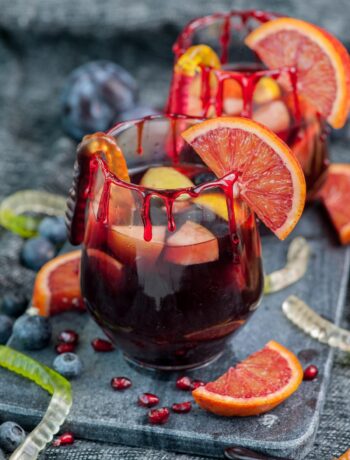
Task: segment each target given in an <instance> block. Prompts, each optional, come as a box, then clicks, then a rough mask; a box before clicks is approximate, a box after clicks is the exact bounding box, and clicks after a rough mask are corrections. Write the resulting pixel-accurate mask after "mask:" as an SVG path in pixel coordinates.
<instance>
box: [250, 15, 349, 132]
mask: <svg viewBox="0 0 350 460" xmlns="http://www.w3.org/2000/svg"><path fill="white" fill-rule="evenodd" d="M245 43H246V44H247V45H248V46H249V47H250V48H251V49H253V50H254V51H255V52H256V53H257V54H258V55H259V57H260V59H261V60H262V61H263V62H264V64H266V65H267V66H268V67H270V68H282V67H288V66H289V67H291V66H293V67H295V68H296V69H297V79H298V82H297V86H298V92H299V93H300V94H301V95H302V96H303V97H304V98H305V100H306V101H308V102H309V103H311V104H312V105H313V107H315V109H316V110H317V111H318V112H319V113H320V114H322V115H323V116H324V117H325V118H327V120H328V122H329V123H330V124H331V125H332V126H333V127H334V128H341V127H342V126H343V125H344V123H345V121H346V118H347V115H348V112H349V95H350V58H349V55H348V53H347V51H346V49H345V47H344V46H343V45H342V44H341V43H340V42H339V41H338V40H337V39H336V38H335V37H333V36H332V35H331V34H329V33H328V32H326V31H325V30H323V29H321V28H320V27H317V26H315V25H313V24H310V23H308V22H305V21H302V20H300V19H294V18H277V19H273V20H272V21H268V22H266V23H264V24H262V25H261V26H259V27H257V28H256V29H255V30H253V31H252V32H251V33H250V34H249V35H248V36H247V37H246V39H245ZM283 80H284V79H283ZM283 80H281V83H282V84H283ZM288 86H289V85H288Z"/></svg>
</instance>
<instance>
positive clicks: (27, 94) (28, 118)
mask: <svg viewBox="0 0 350 460" xmlns="http://www.w3.org/2000/svg"><path fill="white" fill-rule="evenodd" d="M230 7H235V8H243V7H244V8H252V7H260V8H264V9H270V10H277V11H282V12H285V13H287V14H290V15H296V16H298V17H301V18H304V19H308V20H311V21H313V22H316V23H319V24H321V25H323V26H324V27H326V28H328V29H329V30H330V31H332V32H333V33H335V34H337V35H338V36H339V37H340V38H342V39H343V40H344V41H345V42H347V43H350V28H349V20H350V6H349V2H348V0H332V1H331V0H327V1H325V0H308V2H305V1H302V0H294V1H292V0H284V1H283V0H280V1H278V0H276V1H272V0H265V1H247V0H246V1H244V0H238V1H236V2H230V1H224V0H217V1H215V2H213V1H210V0H192V1H188V0H176V1H170V0H168V1H167V0H145V1H144V2H138V1H127V0H1V1H0V10H1V14H0V107H1V110H0V146H1V148H0V199H1V198H3V197H4V196H5V195H7V194H8V193H10V192H12V191H15V190H18V189H21V188H24V187H31V188H34V187H44V188H46V189H60V190H66V189H67V187H68V185H69V183H70V177H71V171H72V163H73V160H74V143H72V142H71V141H70V140H69V139H68V138H67V137H65V135H64V133H63V132H62V130H61V127H60V116H59V115H60V110H59V103H58V98H59V94H60V90H61V87H62V83H63V81H64V78H65V76H66V75H67V74H68V73H69V72H70V71H71V70H72V69H74V68H75V67H76V66H78V65H79V64H81V63H84V62H87V61H89V60H92V59H111V60H113V61H116V62H118V63H120V64H122V65H124V66H125V67H126V68H127V69H128V70H130V71H131V72H132V73H134V75H135V76H136V77H137V78H138V79H139V81H140V85H141V88H142V101H143V102H144V103H147V104H156V105H159V106H161V105H162V104H163V102H164V98H165V95H166V92H167V85H168V83H169V78H170V68H171V63H172V57H171V54H170V50H171V44H172V42H173V41H174V39H175V37H176V35H177V32H178V30H179V28H180V27H181V26H183V25H184V24H185V22H186V21H187V20H188V19H190V18H192V17H194V16H196V15H198V14H203V13H209V12H212V11H215V10H220V9H221V10H222V9H225V10H227V9H229V8H230ZM337 152H339V153H337V159H341V160H343V161H347V157H348V155H349V153H348V144H347V143H340V144H339V145H338V148H337ZM20 245H21V241H20V239H18V238H16V237H15V236H12V235H9V234H7V233H6V232H4V231H2V230H0V293H1V291H4V290H6V289H8V288H9V287H16V286H17V285H22V284H26V285H27V286H28V287H30V284H31V282H32V280H33V274H32V273H31V272H29V271H28V270H25V269H23V268H22V267H20V266H19V264H18V251H19V248H20ZM347 304H349V301H348V302H347ZM349 319H350V318H349V315H347V317H346V318H344V326H345V327H349V326H350V322H349ZM349 382H350V360H349V359H348V358H347V357H346V356H345V355H344V354H341V353H338V354H337V355H336V364H335V366H334V371H333V379H332V382H331V386H330V389H329V394H328V398H327V402H326V406H325V410H324V413H323V416H322V420H321V425H320V429H319V433H318V437H317V440H316V444H315V448H314V451H313V453H312V454H310V455H309V456H308V460H316V459H317V460H328V459H330V458H332V456H333V455H339V454H340V453H341V452H342V451H344V450H345V449H346V448H347V447H349V445H350V422H349V420H350V418H349V416H350V406H349V404H348V395H349V387H350V384H349ZM0 416H1V414H0ZM140 458H143V459H145V460H150V459H152V460H175V459H176V460H185V459H186V460H187V459H189V457H186V456H183V455H176V454H171V453H165V452H154V451H145V450H142V449H129V448H125V447H116V446H102V445H100V444H95V443H87V442H77V443H76V444H75V445H74V446H72V447H69V448H65V449H60V450H58V449H53V448H50V449H48V450H47V452H46V453H45V454H44V455H43V459H50V460H54V459H55V460H63V459H71V460H112V459H113V460H114V459H121V460H134V459H135V460H136V459H140ZM191 460H194V458H193V457H192V459H191ZM197 460H198V459H197Z"/></svg>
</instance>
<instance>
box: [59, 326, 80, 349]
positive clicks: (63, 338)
mask: <svg viewBox="0 0 350 460" xmlns="http://www.w3.org/2000/svg"><path fill="white" fill-rule="evenodd" d="M57 340H58V341H59V342H60V343H71V344H73V345H76V344H77V343H78V341H79V335H78V334H77V333H76V332H75V331H72V330H71V329H67V330H66V331H61V332H60V333H59V334H58V337H57Z"/></svg>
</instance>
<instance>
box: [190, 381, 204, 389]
mask: <svg viewBox="0 0 350 460" xmlns="http://www.w3.org/2000/svg"><path fill="white" fill-rule="evenodd" d="M204 386H205V382H202V380H193V381H192V384H191V390H196V389H197V388H199V387H204Z"/></svg>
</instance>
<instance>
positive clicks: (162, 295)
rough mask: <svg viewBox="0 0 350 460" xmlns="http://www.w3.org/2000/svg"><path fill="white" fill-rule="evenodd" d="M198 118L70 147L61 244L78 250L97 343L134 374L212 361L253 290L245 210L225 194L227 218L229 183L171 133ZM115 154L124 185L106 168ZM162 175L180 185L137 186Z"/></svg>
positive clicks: (257, 252)
mask: <svg viewBox="0 0 350 460" xmlns="http://www.w3.org/2000/svg"><path fill="white" fill-rule="evenodd" d="M199 121H200V120H199V119H195V118H191V117H181V116H179V117H175V116H169V117H167V116H154V117H148V118H146V119H143V120H137V121H131V122H125V123H121V124H118V125H117V126H116V127H115V128H113V129H111V130H110V131H109V133H108V134H106V135H105V134H101V133H100V134H96V135H93V136H90V137H89V138H87V139H85V140H84V141H83V143H82V144H81V145H80V147H79V148H78V158H77V164H76V176H75V182H74V187H73V188H72V192H71V197H70V200H69V209H70V211H69V212H68V221H69V224H70V225H69V227H70V239H71V241H72V242H73V243H80V242H82V243H83V256H82V262H81V286H82V293H83V296H84V299H85V300H86V303H87V306H88V309H89V311H90V313H91V314H92V316H93V317H94V319H95V320H96V321H97V323H98V324H99V325H100V326H101V327H102V329H103V330H104V331H105V333H106V334H107V336H108V337H110V339H111V340H112V341H114V342H115V343H116V344H117V345H118V346H119V347H120V348H121V350H122V351H123V352H124V354H125V356H126V357H127V358H128V359H130V360H132V361H134V362H136V363H139V364H141V365H143V366H148V367H154V368H160V369H185V368H191V367H196V366H200V365H203V364H205V363H207V362H210V361H211V360H213V359H215V358H216V357H218V356H219V355H220V354H221V353H222V351H223V349H224V347H225V344H226V343H227V341H228V339H229V338H230V337H231V335H232V334H233V333H234V332H235V331H236V330H237V329H239V328H240V327H241V326H242V325H243V324H244V323H245V322H246V321H247V320H248V318H249V317H250V316H251V314H252V313H253V311H254V310H255V309H256V308H257V306H258V303H259V300H260V297H261V294H262V287H263V272H262V263H261V249H260V238H259V234H258V231H257V227H256V222H255V217H254V214H253V212H252V211H251V210H250V209H249V208H248V206H247V205H245V204H244V203H243V202H242V201H241V200H240V199H239V198H237V199H235V201H234V207H233V209H234V213H233V217H232V216H231V217H232V218H230V219H229V216H228V213H227V209H228V208H227V206H226V199H227V197H226V195H225V191H226V190H227V186H228V184H230V186H231V190H232V183H231V182H230V180H231V179H230V178H229V177H228V178H226V179H225V180H223V179H219V180H216V179H214V178H213V177H212V174H210V171H208V169H207V168H206V167H205V166H203V164H202V163H201V161H200V159H199V157H197V155H196V154H195V153H194V151H193V150H192V148H191V147H190V146H189V145H188V144H186V143H185V142H184V141H183V139H182V137H181V132H182V131H184V130H185V129H187V128H188V127H190V126H192V125H193V124H194V123H198V122H199ZM119 149H121V151H122V152H123V155H124V157H125V159H126V162H127V165H128V170H129V175H130V182H127V181H124V180H122V179H120V178H118V177H117V176H116V175H115V173H114V172H113V171H114V169H113V168H114V165H115V162H116V160H117V157H118V158H119V154H120V150H119ZM164 166H165V169H164ZM157 168H158V169H157ZM169 168H170V169H169ZM169 170H170V171H171V173H172V174H177V175H180V177H182V178H184V180H185V182H184V187H183V188H177V189H166V190H163V189H162V190H161V189H159V188H158V189H155V188H152V187H151V186H150V185H149V184H148V182H147V181H148V179H147V178H146V176H147V175H148V176H149V175H152V174H153V175H154V174H156V176H157V179H159V177H161V175H162V174H167V173H169ZM174 171H176V173H174ZM164 179H165V181H166V183H167V180H166V177H165V176H164ZM189 181H192V182H193V184H198V185H190V186H189V185H188V182H189ZM189 184H191V182H189ZM231 204H232V203H231ZM230 209H231V208H230ZM229 222H230V225H229Z"/></svg>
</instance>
